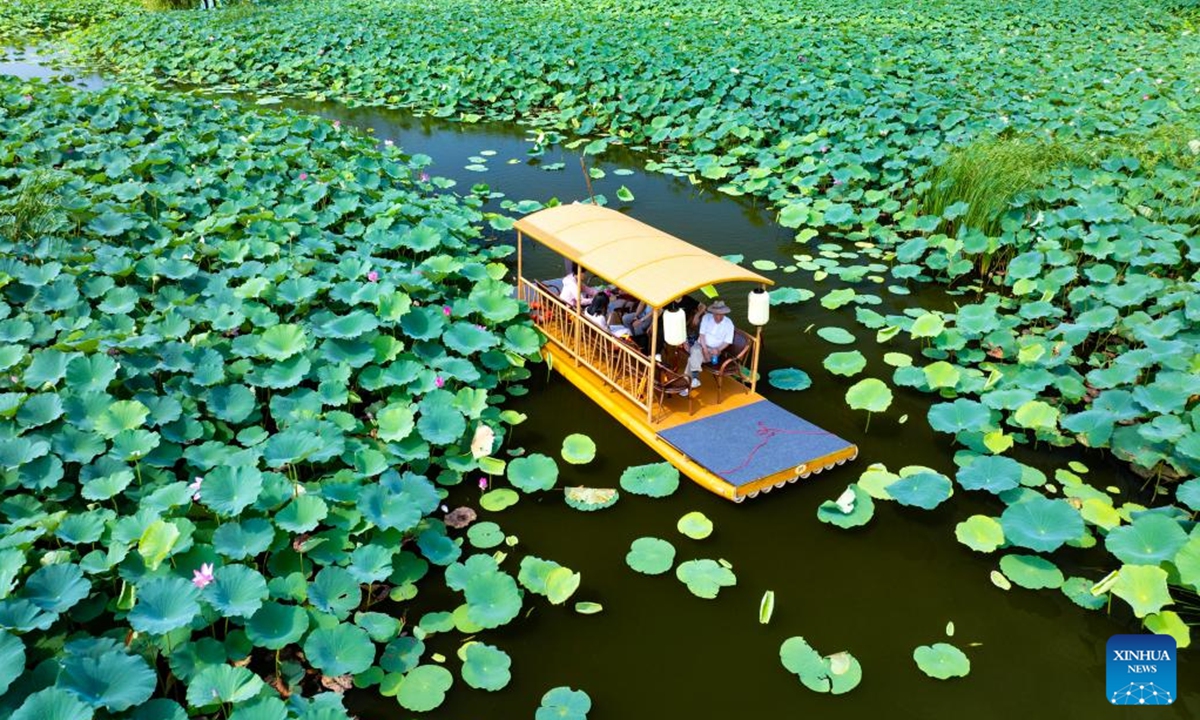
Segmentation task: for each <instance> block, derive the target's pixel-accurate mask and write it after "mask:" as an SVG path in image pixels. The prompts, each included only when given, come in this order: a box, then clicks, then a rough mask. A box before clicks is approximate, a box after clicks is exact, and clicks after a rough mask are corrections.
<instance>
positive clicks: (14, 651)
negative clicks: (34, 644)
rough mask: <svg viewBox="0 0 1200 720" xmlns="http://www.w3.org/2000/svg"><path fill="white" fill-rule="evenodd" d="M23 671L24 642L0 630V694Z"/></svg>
mask: <svg viewBox="0 0 1200 720" xmlns="http://www.w3.org/2000/svg"><path fill="white" fill-rule="evenodd" d="M23 672H25V643H23V642H21V638H19V637H17V636H16V635H10V634H9V633H8V632H7V631H6V630H0V694H3V693H4V692H6V691H7V690H8V687H9V686H10V685H12V682H13V681H14V680H16V679H17V678H19V677H20V676H21V674H22V673H23Z"/></svg>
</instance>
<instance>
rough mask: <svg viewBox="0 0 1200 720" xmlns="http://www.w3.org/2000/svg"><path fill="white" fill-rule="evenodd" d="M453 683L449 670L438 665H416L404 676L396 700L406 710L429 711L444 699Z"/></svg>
mask: <svg viewBox="0 0 1200 720" xmlns="http://www.w3.org/2000/svg"><path fill="white" fill-rule="evenodd" d="M453 684H454V677H453V676H452V675H451V674H450V671H449V670H447V669H446V668H444V667H440V666H438V665H418V666H417V667H415V668H413V669H412V670H409V671H408V674H407V675H405V676H404V680H403V682H401V683H400V690H399V692H397V693H396V701H397V702H399V703H400V706H401V707H403V708H404V709H406V710H412V711H413V712H429V711H430V710H433V709H434V708H436V707H438V706H439V705H441V704H442V703H443V702H444V701H445V700H446V691H447V690H449V689H450V686H451V685H453Z"/></svg>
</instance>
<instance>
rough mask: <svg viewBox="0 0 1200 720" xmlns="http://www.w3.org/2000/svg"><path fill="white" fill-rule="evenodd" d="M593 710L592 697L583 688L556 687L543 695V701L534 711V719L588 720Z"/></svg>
mask: <svg viewBox="0 0 1200 720" xmlns="http://www.w3.org/2000/svg"><path fill="white" fill-rule="evenodd" d="M591 710H592V699H591V698H590V697H588V694H587V693H585V692H584V691H582V690H572V689H571V688H569V687H565V686H562V687H556V688H552V689H550V690H548V691H547V692H546V694H545V695H543V696H542V703H541V705H539V706H538V709H537V712H536V713H534V716H533V717H534V720H587V714H588V713H589V712H591Z"/></svg>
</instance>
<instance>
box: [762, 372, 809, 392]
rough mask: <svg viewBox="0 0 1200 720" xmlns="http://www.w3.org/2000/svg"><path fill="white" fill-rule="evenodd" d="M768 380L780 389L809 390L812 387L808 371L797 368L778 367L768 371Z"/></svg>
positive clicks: (772, 385)
mask: <svg viewBox="0 0 1200 720" xmlns="http://www.w3.org/2000/svg"><path fill="white" fill-rule="evenodd" d="M767 382H768V383H770V384H771V387H773V388H778V389H780V390H807V389H808V388H810V387H812V378H810V377H809V376H808V373H806V372H804V371H803V370H797V369H796V368H777V369H775V370H772V371H771V372H769V373H767Z"/></svg>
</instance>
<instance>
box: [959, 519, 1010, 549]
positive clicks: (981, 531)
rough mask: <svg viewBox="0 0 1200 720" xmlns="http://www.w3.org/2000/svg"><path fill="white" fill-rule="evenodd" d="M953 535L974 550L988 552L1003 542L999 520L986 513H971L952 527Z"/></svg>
mask: <svg viewBox="0 0 1200 720" xmlns="http://www.w3.org/2000/svg"><path fill="white" fill-rule="evenodd" d="M954 536H955V537H956V538H958V541H959V542H960V543H962V544H963V545H966V546H967V547H969V548H971V549H972V550H975V551H976V552H982V553H990V552H992V551H994V550H996V549H997V548H999V547H1000V546H1002V545H1003V544H1004V529H1003V528H1002V527H1001V526H1000V522H999V521H998V520H996V519H995V518H992V517H988V516H987V515H972V516H971V517H969V518H967V519H966V520H964V521H962V522H960V523H959V524H958V525H957V526H955V528H954Z"/></svg>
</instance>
